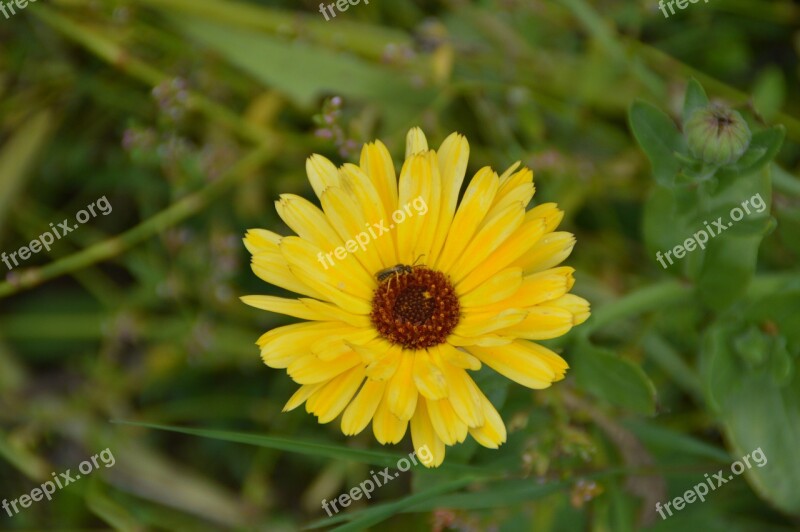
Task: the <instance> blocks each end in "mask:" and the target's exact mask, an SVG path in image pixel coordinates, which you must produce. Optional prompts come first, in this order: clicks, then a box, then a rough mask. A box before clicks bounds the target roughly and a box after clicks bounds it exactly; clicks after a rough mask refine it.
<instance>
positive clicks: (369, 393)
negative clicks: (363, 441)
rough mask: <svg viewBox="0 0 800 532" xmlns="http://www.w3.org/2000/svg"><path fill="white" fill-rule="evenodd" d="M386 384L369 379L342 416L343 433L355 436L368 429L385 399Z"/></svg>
mask: <svg viewBox="0 0 800 532" xmlns="http://www.w3.org/2000/svg"><path fill="white" fill-rule="evenodd" d="M385 388H386V383H385V382H381V381H374V380H372V379H367V380H366V381H365V382H364V385H363V386H362V387H361V391H359V392H358V395H357V396H356V398H355V399H353V402H352V403H350V404H349V405H348V406H347V408H346V409H345V411H344V415H343V416H342V433H343V434H344V435H345V436H355V435H356V434H358V433H360V432H361V431H362V430H364V429H365V428H366V426H367V425H368V424H369V422H370V421H372V416H374V415H375V411H376V410H377V409H378V405H379V404H380V402H381V399H382V398H383V391H384V389H385Z"/></svg>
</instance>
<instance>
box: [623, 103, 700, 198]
mask: <svg viewBox="0 0 800 532" xmlns="http://www.w3.org/2000/svg"><path fill="white" fill-rule="evenodd" d="M628 118H629V120H630V125H631V130H632V131H633V136H634V137H636V141H637V142H638V143H639V146H641V148H642V150H643V151H644V153H645V155H647V158H648V159H650V163H651V164H652V165H653V174H654V176H655V178H656V181H657V182H658V183H659V184H661V185H662V186H665V187H671V186H672V185H673V183H674V182H675V177H676V176H677V175H678V173H679V172H680V170H681V163H680V162H679V161H678V160H677V159H676V157H675V152H679V153H683V152H685V151H686V150H685V149H684V140H683V136H682V135H681V134H680V132H679V131H678V128H677V127H676V126H675V122H673V121H672V119H671V118H670V117H669V116H667V114H665V113H664V112H663V111H661V110H660V109H658V108H657V107H655V106H653V105H651V104H649V103H646V102H642V101H637V102H634V104H633V105H632V106H631V108H630V112H629V113H628Z"/></svg>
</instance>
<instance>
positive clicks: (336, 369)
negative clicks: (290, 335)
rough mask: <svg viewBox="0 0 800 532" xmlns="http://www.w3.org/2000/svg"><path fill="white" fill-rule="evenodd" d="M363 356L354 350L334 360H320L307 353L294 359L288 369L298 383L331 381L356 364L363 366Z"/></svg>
mask: <svg viewBox="0 0 800 532" xmlns="http://www.w3.org/2000/svg"><path fill="white" fill-rule="evenodd" d="M361 365H362V364H361V357H359V356H358V355H357V354H356V353H355V352H354V351H350V352H348V353H345V354H343V355H342V356H340V357H339V358H336V359H334V360H328V361H326V360H320V359H319V358H318V357H316V356H314V355H307V356H303V357H300V358H298V359H296V360H294V361H293V362H292V363H291V364H289V367H288V368H287V369H286V371H287V373H288V374H289V376H290V377H291V378H292V380H293V381H294V382H296V383H297V384H316V383H318V382H324V381H329V380H331V379H332V378H334V377H337V376H338V375H341V374H342V373H344V372H345V371H347V370H349V369H350V368H352V367H355V366H361Z"/></svg>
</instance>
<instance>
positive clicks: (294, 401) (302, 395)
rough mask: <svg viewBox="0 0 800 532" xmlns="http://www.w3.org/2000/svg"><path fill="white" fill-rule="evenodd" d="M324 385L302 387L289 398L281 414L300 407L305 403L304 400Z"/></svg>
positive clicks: (322, 383) (305, 385)
mask: <svg viewBox="0 0 800 532" xmlns="http://www.w3.org/2000/svg"><path fill="white" fill-rule="evenodd" d="M324 385H325V383H324V382H321V383H319V384H304V385H302V386H301V387H300V388H299V389H298V390H297V391H296V392H294V394H293V395H292V396H291V397H290V398H289V400H288V401H287V402H286V405H284V407H283V410H282V412H289V411H291V410H294V409H295V408H297V407H298V406H300V405H302V404H303V403H305V402H306V400H307V399H308V398H309V397H311V396H312V395H313V394H314V392H316V391H317V390H319V389H320V388H322V387H323V386H324Z"/></svg>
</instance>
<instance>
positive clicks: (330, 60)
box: [171, 16, 434, 120]
mask: <svg viewBox="0 0 800 532" xmlns="http://www.w3.org/2000/svg"><path fill="white" fill-rule="evenodd" d="M171 20H172V22H173V24H175V25H176V26H177V27H178V28H179V29H180V30H181V31H182V32H183V33H185V34H186V35H188V36H189V37H190V38H191V39H193V40H195V41H196V42H198V43H201V44H203V45H205V46H207V47H209V48H211V49H212V50H214V51H216V52H218V53H219V54H220V55H222V57H224V58H225V59H226V60H227V61H228V62H230V63H231V64H232V65H234V66H236V67H238V68H240V69H242V70H243V71H245V72H247V73H249V74H251V75H252V76H253V77H255V78H256V79H258V80H259V81H261V82H263V83H264V84H265V85H267V86H268V87H272V88H275V89H277V90H279V91H281V92H282V93H284V94H285V95H286V96H287V97H289V98H291V99H292V100H294V101H295V102H296V103H297V104H298V105H301V106H310V105H312V104H313V102H314V100H315V99H316V98H319V97H320V96H322V95H324V94H329V93H333V94H338V95H342V96H345V97H353V98H359V99H363V100H366V101H372V102H376V103H379V104H382V105H383V108H384V109H385V111H386V112H387V113H391V114H392V117H393V119H395V120H404V119H407V117H408V116H409V113H413V112H414V111H415V110H417V109H419V108H421V106H423V105H424V104H426V103H427V102H429V101H430V100H431V99H432V98H433V96H434V93H433V91H431V90H429V89H425V90H421V89H415V88H413V87H412V86H411V83H410V82H409V81H408V78H407V77H405V76H402V75H398V73H397V72H394V71H392V70H390V69H389V68H387V67H385V66H383V65H377V64H372V63H369V62H367V61H364V60H362V59H360V58H358V57H356V56H353V55H349V54H347V53H344V52H337V51H334V50H331V49H327V48H323V47H319V46H315V45H312V44H309V43H305V42H302V41H299V40H296V41H289V40H285V39H280V38H278V37H274V36H271V35H267V34H264V33H258V32H255V31H251V30H248V29H243V28H240V27H231V26H225V25H221V24H218V23H213V22H209V21H206V20H202V19H198V18H194V17H189V16H182V17H181V18H177V17H175V18H172V19H171Z"/></svg>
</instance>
